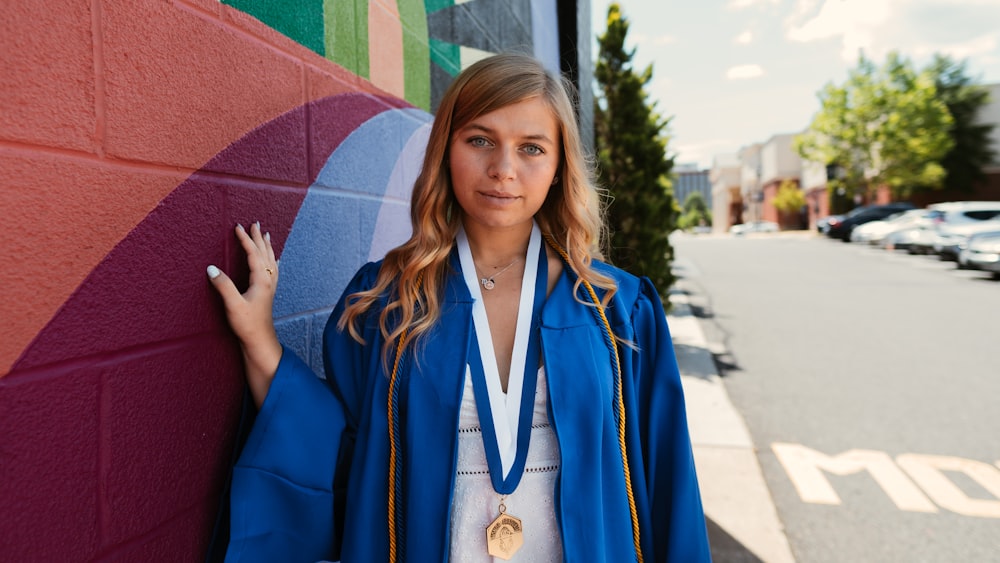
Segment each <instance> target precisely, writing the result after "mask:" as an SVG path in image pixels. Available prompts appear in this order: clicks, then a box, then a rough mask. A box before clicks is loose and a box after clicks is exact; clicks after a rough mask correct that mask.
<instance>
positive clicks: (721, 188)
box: [708, 154, 743, 233]
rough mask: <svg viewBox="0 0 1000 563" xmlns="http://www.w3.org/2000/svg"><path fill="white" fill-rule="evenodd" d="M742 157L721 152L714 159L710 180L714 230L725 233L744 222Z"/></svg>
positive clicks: (709, 174)
mask: <svg viewBox="0 0 1000 563" xmlns="http://www.w3.org/2000/svg"><path fill="white" fill-rule="evenodd" d="M740 171H741V164H740V157H739V155H736V154H720V155H716V156H715V158H713V159H712V168H711V169H710V170H709V172H708V180H709V182H710V183H711V185H712V232H715V233H724V232H726V231H728V230H729V227H731V226H733V225H736V224H739V223H742V222H743V197H742V195H741V194H740Z"/></svg>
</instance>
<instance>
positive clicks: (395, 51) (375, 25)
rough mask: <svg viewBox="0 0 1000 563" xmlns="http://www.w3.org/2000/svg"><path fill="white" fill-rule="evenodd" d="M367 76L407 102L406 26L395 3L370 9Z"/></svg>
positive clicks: (378, 1) (381, 0)
mask: <svg viewBox="0 0 1000 563" xmlns="http://www.w3.org/2000/svg"><path fill="white" fill-rule="evenodd" d="M368 60H369V69H368V74H369V77H370V78H371V81H372V82H373V83H374V84H375V85H376V86H378V87H380V88H383V89H384V90H385V91H387V92H389V93H390V94H392V95H394V96H396V97H398V98H405V97H406V96H405V94H406V84H405V82H406V80H405V76H404V74H403V24H402V23H401V22H400V21H399V8H398V7H397V6H396V2H395V1H394V0H374V1H373V2H371V3H370V4H369V6H368Z"/></svg>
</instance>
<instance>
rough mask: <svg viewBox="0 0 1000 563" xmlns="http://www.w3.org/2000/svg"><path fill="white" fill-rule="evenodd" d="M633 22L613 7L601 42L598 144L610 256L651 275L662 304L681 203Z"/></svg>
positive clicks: (670, 279)
mask: <svg viewBox="0 0 1000 563" xmlns="http://www.w3.org/2000/svg"><path fill="white" fill-rule="evenodd" d="M628 28H629V22H628V20H627V19H626V18H625V17H624V16H622V14H621V8H620V6H619V5H618V4H617V3H613V4H611V5H610V6H609V7H608V28H607V31H606V32H605V33H604V34H603V35H601V36H599V37H598V43H599V45H600V52H599V54H598V60H597V65H596V68H595V70H594V77H595V78H596V80H597V84H598V87H599V89H600V91H599V93H598V95H597V96H595V104H594V105H595V107H594V133H595V135H594V142H595V145H596V149H597V158H598V165H599V166H598V175H599V178H598V179H599V181H600V182H601V184H602V185H603V186H604V187H605V188H607V190H608V191H609V193H610V195H611V198H612V203H611V205H610V206H609V207H608V224H609V226H610V230H611V240H610V245H609V247H610V248H609V249H608V254H609V255H608V259H609V260H610V261H611V262H612V263H614V264H616V265H618V266H620V267H622V268H625V269H626V270H629V271H631V272H632V273H635V274H638V275H644V276H649V278H650V279H651V280H652V281H653V283H654V284H655V285H656V287H657V288H658V290H659V291H660V297H661V299H662V301H663V303H664V306H667V307H669V301H668V300H667V296H668V295H669V290H670V287H671V286H672V285H673V283H674V275H673V274H672V273H671V271H670V265H671V262H672V261H673V247H672V246H671V245H670V240H669V236H670V233H671V232H672V231H673V230H674V229H675V228H676V221H677V214H678V211H679V210H678V209H677V204H676V202H675V201H674V195H673V188H672V186H671V183H670V180H669V174H670V170H671V169H672V168H673V164H674V163H673V159H672V158H667V156H666V150H667V142H668V137H667V135H666V128H667V124H668V122H669V120H668V119H664V118H662V117H661V116H660V115H658V114H657V113H656V111H655V103H652V104H651V103H649V102H648V101H647V96H646V92H645V86H646V84H648V83H649V81H650V79H651V78H652V76H653V68H652V66H651V65H650V66H648V67H646V68H645V69H644V70H643V71H642V72H636V71H635V70H634V69H633V68H632V56H633V55H634V54H635V50H634V49H633V50H627V49H626V48H625V36H626V35H627V34H628Z"/></svg>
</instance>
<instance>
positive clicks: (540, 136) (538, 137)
mask: <svg viewBox="0 0 1000 563" xmlns="http://www.w3.org/2000/svg"><path fill="white" fill-rule="evenodd" d="M467 129H475V130H477V131H482V132H483V133H486V134H487V135H495V134H496V131H494V130H493V129H491V128H489V127H487V126H485V125H480V124H478V123H470V124H468V125H466V126H465V127H462V128H461V129H459V131H462V130H467ZM521 138H522V139H526V140H528V141H544V142H547V143H554V142H555V141H553V140H552V139H550V138H549V136H548V135H546V134H545V133H529V134H527V135H521Z"/></svg>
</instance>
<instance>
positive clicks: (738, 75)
mask: <svg viewBox="0 0 1000 563" xmlns="http://www.w3.org/2000/svg"><path fill="white" fill-rule="evenodd" d="M760 76H764V69H763V68H761V66H760V65H738V66H734V67H730V69H729V70H727V71H726V78H728V79H729V80H745V79H748V78H758V77H760Z"/></svg>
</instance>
